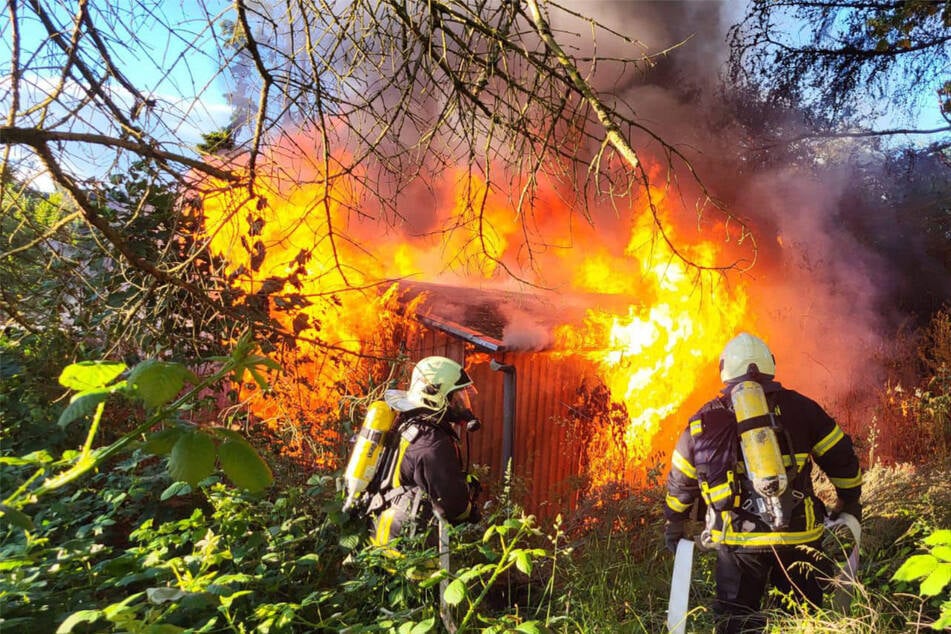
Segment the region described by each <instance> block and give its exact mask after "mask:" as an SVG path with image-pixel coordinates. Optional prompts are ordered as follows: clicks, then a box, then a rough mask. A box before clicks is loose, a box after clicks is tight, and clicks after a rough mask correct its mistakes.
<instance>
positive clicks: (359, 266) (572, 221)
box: [204, 154, 748, 484]
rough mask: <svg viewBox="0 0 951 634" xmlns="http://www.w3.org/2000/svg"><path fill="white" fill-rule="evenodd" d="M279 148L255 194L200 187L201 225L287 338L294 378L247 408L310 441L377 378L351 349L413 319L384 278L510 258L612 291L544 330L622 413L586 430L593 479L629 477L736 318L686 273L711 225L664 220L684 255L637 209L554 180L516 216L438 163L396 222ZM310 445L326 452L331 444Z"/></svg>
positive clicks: (361, 350)
mask: <svg viewBox="0 0 951 634" xmlns="http://www.w3.org/2000/svg"><path fill="white" fill-rule="evenodd" d="M281 163H282V164H281V165H279V166H278V165H275V166H273V167H274V171H273V173H274V174H279V173H280V174H288V173H293V174H294V175H295V176H294V178H293V179H287V181H285V180H283V179H281V178H279V177H277V176H275V177H274V178H271V179H268V178H262V179H261V181H260V182H259V183H258V189H257V191H256V192H255V193H256V194H257V195H258V197H257V198H255V199H253V200H248V196H247V192H246V191H245V190H240V189H230V188H227V187H221V188H220V189H217V190H215V191H214V193H210V194H208V195H206V196H205V198H204V216H205V224H206V235H207V239H208V241H209V246H210V249H211V251H212V252H213V253H215V254H217V255H220V256H221V257H222V258H223V259H224V260H225V261H226V263H227V272H228V274H229V276H230V278H231V280H232V283H233V284H234V285H235V286H236V287H238V288H240V289H241V290H243V291H245V292H246V293H248V294H249V295H251V296H255V294H257V296H258V297H264V298H266V304H265V305H266V309H267V310H268V312H269V314H270V316H271V317H273V318H274V319H276V320H278V321H279V322H280V323H281V324H282V325H283V327H284V328H285V329H287V331H288V332H292V333H294V334H295V335H296V337H297V344H296V350H295V351H294V352H295V354H296V359H297V361H296V362H295V363H294V367H293V368H289V370H290V375H289V376H290V378H288V379H285V384H284V386H283V388H282V389H276V390H275V392H274V393H273V394H271V395H269V396H268V397H267V398H264V399H261V400H260V402H259V403H258V404H257V405H255V408H256V409H255V412H256V413H257V414H258V416H259V417H261V418H263V419H266V420H271V421H274V422H276V421H278V420H283V421H285V422H286V421H287V420H291V421H293V422H294V423H295V424H296V427H295V428H296V429H298V430H300V431H301V433H302V434H303V435H305V436H308V437H309V440H310V441H314V442H316V443H317V444H318V445H320V444H321V443H323V444H324V445H326V446H332V445H333V443H334V442H339V440H340V436H341V430H340V429H336V428H333V427H334V425H337V427H339V424H338V420H339V419H338V418H337V417H335V414H336V412H337V410H338V407H339V402H340V397H341V394H347V393H349V394H353V395H360V394H366V393H367V391H368V390H373V389H377V388H378V387H379V385H378V384H376V383H373V381H370V380H369V379H368V378H367V377H366V376H365V375H363V373H362V372H361V371H357V370H358V368H361V367H362V366H359V365H358V364H357V360H358V359H360V358H361V357H360V355H367V356H369V357H371V359H372V358H377V359H381V360H384V359H386V358H387V355H389V358H390V359H392V351H393V350H395V349H396V346H398V343H396V342H394V341H393V338H394V337H400V336H406V334H407V333H406V329H407V328H411V327H412V324H414V323H415V322H414V321H413V320H410V319H405V316H406V315H408V314H410V313H411V312H412V308H411V307H410V308H409V309H407V308H406V307H405V306H401V304H400V303H399V302H398V301H397V298H396V296H395V291H394V288H393V287H392V286H390V284H389V282H388V280H393V279H396V278H403V279H410V280H415V281H426V282H433V281H439V282H442V283H451V284H453V285H456V286H469V287H475V288H489V287H492V286H493V285H503V284H505V283H506V282H511V280H510V279H509V278H508V273H509V272H511V271H516V272H518V273H519V274H520V275H522V276H523V280H527V281H528V282H530V283H532V284H537V285H538V286H539V287H542V286H543V287H546V288H548V289H552V288H554V289H557V292H558V293H560V294H561V295H562V296H565V297H568V296H591V297H595V296H597V297H601V298H605V297H610V298H613V301H611V302H604V303H601V302H599V303H598V305H591V306H590V308H589V309H588V310H587V312H586V316H585V317H584V320H583V322H581V323H564V324H562V325H560V326H558V327H556V328H555V329H554V331H553V332H552V333H550V335H551V336H550V342H551V343H550V347H551V348H553V349H554V350H555V351H556V352H557V353H558V354H560V355H578V356H581V357H583V358H584V359H586V360H587V361H588V362H590V363H591V364H593V365H594V366H595V367H596V368H597V371H598V374H599V376H600V379H601V380H602V381H603V382H604V384H605V385H606V386H607V388H608V389H609V390H610V393H611V396H612V399H613V400H614V401H615V402H616V403H619V404H622V405H623V406H624V408H626V411H627V413H628V415H629V417H630V420H629V423H628V424H627V426H626V429H625V430H624V434H623V436H624V437H623V439H622V440H621V441H620V442H619V439H618V438H616V437H614V436H613V435H612V434H611V433H609V431H608V430H605V431H604V432H603V433H596V434H595V437H594V438H592V439H591V441H590V442H591V445H590V447H589V452H588V453H589V460H588V465H589V469H590V473H589V475H590V477H591V479H592V481H593V482H594V483H595V484H598V483H605V482H608V481H612V480H616V479H618V478H624V477H628V476H630V471H631V468H632V465H635V466H636V465H639V464H641V463H643V462H644V460H645V459H646V458H647V456H648V454H649V453H651V452H657V451H658V450H660V451H669V449H670V445H671V444H672V434H671V433H666V434H661V433H660V432H661V431H662V429H663V428H664V423H665V421H668V420H669V419H671V417H672V415H674V414H678V413H680V414H683V415H686V414H689V413H690V412H683V411H682V410H683V409H684V408H686V407H695V406H696V405H698V404H699V403H697V398H698V388H700V387H704V388H707V387H709V386H711V385H714V384H715V383H707V384H706V385H704V386H700V385H698V380H701V379H702V378H704V377H708V378H713V379H715V378H716V377H715V372H714V371H715V368H716V358H717V355H718V353H719V351H720V348H721V347H722V345H723V343H724V342H725V341H726V340H728V339H729V338H730V337H731V336H732V335H733V334H734V333H735V331H736V330H737V329H738V328H739V327H740V326H746V325H748V324H747V317H746V313H747V306H746V304H747V302H746V296H745V292H744V289H743V288H742V286H738V285H733V286H732V287H729V288H728V287H727V286H726V285H725V284H724V283H723V282H722V281H721V280H720V278H719V277H717V276H716V275H715V274H709V273H704V274H702V275H701V274H699V273H698V272H699V271H700V270H702V269H703V267H714V266H716V265H717V263H718V261H720V260H722V259H723V254H722V253H721V249H722V247H723V245H724V244H725V242H726V241H725V240H724V238H725V237H726V236H725V234H723V233H722V232H723V231H725V230H724V229H723V228H722V227H721V228H719V231H721V234H720V235H719V236H717V235H716V234H715V231H713V232H711V231H705V232H704V233H703V234H702V235H701V234H700V233H697V232H695V233H694V234H693V235H691V234H689V233H685V232H680V233H678V234H676V235H670V238H671V239H672V241H673V243H674V244H677V245H678V247H679V248H680V249H681V251H682V253H683V254H684V255H685V256H686V257H687V258H688V259H689V260H690V261H691V262H692V263H693V264H694V265H696V266H688V265H687V264H685V263H684V262H683V260H682V259H681V258H679V257H676V256H675V255H674V254H673V253H672V252H671V250H670V248H669V246H668V244H667V242H666V241H664V240H660V239H658V234H657V230H656V226H655V222H654V218H653V216H652V214H651V213H650V210H649V209H647V208H633V209H631V210H630V211H629V213H628V214H627V216H626V217H623V216H621V217H618V216H616V215H615V216H614V217H613V218H612V217H608V216H606V218H608V225H607V226H605V225H599V224H598V223H597V221H596V222H595V223H594V224H593V225H592V224H589V223H587V222H583V221H579V216H578V214H577V213H573V212H572V209H571V208H570V207H569V203H566V202H565V197H564V196H562V195H560V194H562V193H563V192H559V191H558V188H556V187H554V186H552V187H547V188H546V187H544V186H543V187H542V189H540V190H539V191H538V193H537V194H536V195H535V196H534V198H533V204H532V205H531V213H530V214H529V213H524V212H523V214H522V215H521V216H519V215H517V214H516V213H515V211H514V206H513V202H512V200H513V197H514V196H516V195H517V193H515V192H513V194H512V196H511V197H509V196H503V195H499V194H494V193H490V192H488V191H487V189H486V187H485V184H484V183H482V182H479V180H478V179H477V178H476V177H474V176H472V175H471V173H468V172H463V171H459V172H458V173H456V174H450V175H445V174H444V175H443V176H442V179H443V181H444V185H443V191H445V192H447V194H446V196H445V199H444V200H437V201H436V204H435V205H434V206H435V207H436V212H435V214H436V216H434V217H429V218H427V219H426V226H425V227H420V226H413V223H414V222H418V220H413V219H406V222H405V226H403V225H401V223H400V222H399V219H393V218H390V219H389V220H388V221H386V220H384V219H383V218H382V216H383V214H382V213H381V212H374V211H373V210H372V208H371V207H369V206H366V204H365V203H363V201H364V197H363V193H364V192H362V191H360V188H359V187H358V186H357V185H355V182H357V181H356V179H354V178H351V177H349V176H348V177H344V176H339V177H337V178H331V179H326V178H324V174H325V170H324V168H320V167H317V166H315V165H312V164H309V163H308V161H307V160H306V158H305V157H302V156H300V155H299V154H298V156H297V157H296V158H294V159H289V158H284V159H282V161H281ZM278 168H280V169H278ZM327 181H329V183H328V182H327ZM285 182H287V183H290V182H293V185H285V184H284V183H285ZM652 194H653V198H654V200H655V201H656V202H657V204H658V209H659V211H660V213H661V214H665V216H664V218H663V220H664V222H665V223H666V224H667V226H668V227H671V228H672V229H671V230H673V228H674V227H675V225H676V224H677V221H676V218H675V217H674V215H673V214H672V212H670V210H668V208H667V204H666V203H665V201H664V200H663V196H662V192H656V191H655V192H652ZM361 204H364V206H362V207H361ZM430 205H432V200H431V201H430ZM667 214H669V215H667ZM446 227H450V229H448V230H447V229H446ZM618 228H620V229H621V230H620V231H619V230H618ZM701 238H702V239H701ZM539 245H545V248H544V249H540V248H539ZM526 262H530V266H526ZM698 267H699V268H698ZM525 288H529V289H531V288H532V287H531V286H524V285H523V286H522V290H524V289H525ZM387 289H389V290H387ZM262 301H263V300H262ZM607 304H610V307H608V306H607ZM617 306H624V308H622V309H621V310H618V309H617V308H616V307H617ZM287 361H288V360H287V359H284V362H285V366H286V365H287ZM377 370H378V368H377ZM366 371H370V370H366ZM712 373H714V376H712V377H711V374H712ZM704 396H706V397H709V392H706V393H705V394H704ZM701 400H703V399H701ZM308 417H309V419H310V420H309V422H306V423H305V421H304V420H303V419H304V418H308ZM683 422H684V421H683V419H682V418H681V419H679V423H678V424H681V425H682V424H683ZM668 432H669V430H668ZM318 458H319V456H318ZM319 460H322V462H323V464H325V465H328V466H330V465H333V464H334V460H339V452H338V454H336V455H335V454H334V452H333V451H327V452H326V453H325V454H323V458H322V459H320V458H319Z"/></svg>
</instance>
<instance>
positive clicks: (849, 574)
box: [667, 513, 862, 634]
mask: <svg viewBox="0 0 951 634" xmlns="http://www.w3.org/2000/svg"><path fill="white" fill-rule="evenodd" d="M824 526H825V528H826V530H829V531H834V530H835V529H836V528H838V527H840V526H844V527H846V528H847V529H848V530H849V532H851V533H852V538H853V540H854V541H855V546H853V548H852V551H851V552H850V553H849V555H848V557H847V559H846V562H845V564H844V565H843V566H842V567H841V569H840V571H839V574H838V576H837V577H836V593H835V596H834V597H833V601H834V603H836V605H837V606H839V607H842V606H844V605H848V600H849V596H848V593H847V591H845V588H846V587H847V586H848V585H849V584H851V583H855V581H856V579H857V575H858V570H859V547H860V545H861V542H862V525H861V524H860V523H859V521H858V520H857V519H856V518H855V517H854V516H853V515H850V514H849V513H839V515H838V516H836V518H835V519H830V518H826V520H825V523H824ZM693 553H694V542H693V540H690V539H681V540H680V541H679V542H678V543H677V552H676V554H675V555H674V570H673V573H672V574H671V577H670V601H669V603H668V605H667V630H668V631H669V632H670V633H671V634H684V632H686V630H687V608H688V606H689V601H690V576H691V574H692V570H693Z"/></svg>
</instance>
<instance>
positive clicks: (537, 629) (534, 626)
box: [515, 621, 548, 634]
mask: <svg viewBox="0 0 951 634" xmlns="http://www.w3.org/2000/svg"><path fill="white" fill-rule="evenodd" d="M515 631H516V632H528V633H529V634H543V633H544V632H547V631H548V630H547V629H546V628H544V627H542V626H541V625H539V623H538V621H525V622H524V623H519V625H518V627H516V628H515Z"/></svg>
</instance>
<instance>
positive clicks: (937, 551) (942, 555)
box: [931, 544, 951, 561]
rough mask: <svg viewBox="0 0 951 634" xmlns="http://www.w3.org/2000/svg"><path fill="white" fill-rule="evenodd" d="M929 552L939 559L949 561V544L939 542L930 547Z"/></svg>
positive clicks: (950, 551) (950, 559) (950, 550)
mask: <svg viewBox="0 0 951 634" xmlns="http://www.w3.org/2000/svg"><path fill="white" fill-rule="evenodd" d="M931 554H932V555H934V556H935V557H937V558H938V559H940V560H941V561H951V546H946V545H945V544H939V545H938V546H935V547H934V548H932V549H931Z"/></svg>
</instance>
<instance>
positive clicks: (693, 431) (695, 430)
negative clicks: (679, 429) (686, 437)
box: [690, 418, 703, 436]
mask: <svg viewBox="0 0 951 634" xmlns="http://www.w3.org/2000/svg"><path fill="white" fill-rule="evenodd" d="M702 431H703V419H702V418H695V419H694V420H692V421H690V435H691V436H699V435H700V433H701V432H702Z"/></svg>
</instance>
